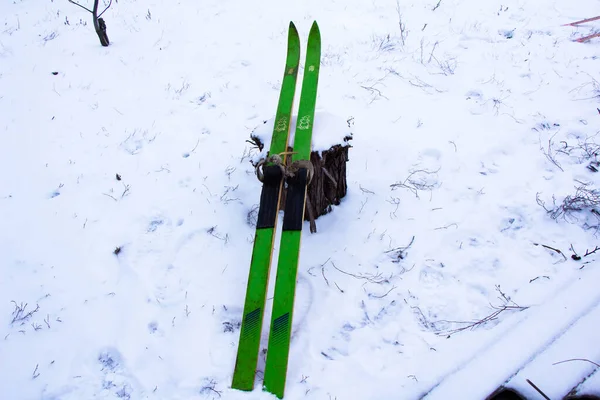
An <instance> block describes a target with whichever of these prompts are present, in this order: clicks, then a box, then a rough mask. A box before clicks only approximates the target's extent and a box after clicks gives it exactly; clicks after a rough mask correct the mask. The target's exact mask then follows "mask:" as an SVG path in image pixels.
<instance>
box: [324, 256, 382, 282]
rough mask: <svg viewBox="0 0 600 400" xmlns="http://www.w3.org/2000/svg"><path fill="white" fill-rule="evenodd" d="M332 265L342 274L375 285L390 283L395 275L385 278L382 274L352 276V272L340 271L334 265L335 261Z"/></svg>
mask: <svg viewBox="0 0 600 400" xmlns="http://www.w3.org/2000/svg"><path fill="white" fill-rule="evenodd" d="M331 265H333V268H335V269H337V270H338V271H340V272H341V273H342V274H345V275H348V276H351V277H353V278H356V279H364V280H366V281H367V282H369V283H375V284H382V283H389V282H390V279H392V277H393V274H390V276H389V277H384V276H382V274H381V273H378V274H375V275H373V274H360V275H356V274H352V273H350V272H346V271H343V270H341V269H339V268H338V267H336V266H335V264H334V263H333V261H331Z"/></svg>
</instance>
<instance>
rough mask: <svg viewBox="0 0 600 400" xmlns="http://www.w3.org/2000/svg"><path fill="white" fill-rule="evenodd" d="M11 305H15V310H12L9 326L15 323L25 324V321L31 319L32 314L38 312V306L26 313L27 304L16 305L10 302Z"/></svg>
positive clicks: (14, 302)
mask: <svg viewBox="0 0 600 400" xmlns="http://www.w3.org/2000/svg"><path fill="white" fill-rule="evenodd" d="M11 303H13V304H14V305H15V309H14V310H13V313H12V317H13V318H12V321H11V322H10V323H11V325H12V324H14V323H15V322H27V320H28V319H29V318H31V317H32V316H33V314H35V313H36V312H38V311H39V310H40V305H39V304H37V307H36V308H35V309H34V310H31V311H29V312H26V311H27V305H28V304H27V303H25V304H23V303H21V304H17V302H16V301H14V300H13V301H11Z"/></svg>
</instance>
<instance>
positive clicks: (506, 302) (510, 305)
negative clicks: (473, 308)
mask: <svg viewBox="0 0 600 400" xmlns="http://www.w3.org/2000/svg"><path fill="white" fill-rule="evenodd" d="M496 290H497V291H498V293H499V294H500V296H499V297H498V298H499V299H500V301H501V302H502V304H501V305H500V306H494V305H491V304H490V307H491V308H492V310H494V311H493V312H491V313H490V314H488V315H487V316H485V317H484V318H482V319H480V320H477V321H447V320H441V321H438V322H449V323H453V324H462V325H464V326H462V327H459V328H456V329H451V330H448V331H445V332H440V333H443V334H445V335H448V337H450V336H451V335H454V334H455V333H458V332H462V331H465V330H474V329H477V328H478V327H480V326H483V325H485V324H487V323H489V322H491V321H494V320H497V319H498V316H499V315H500V314H502V313H503V312H505V311H523V310H527V309H528V308H529V307H521V306H519V305H518V304H516V303H515V302H514V301H513V300H511V298H510V297H509V296H507V295H506V293H504V292H503V291H502V290H501V289H500V286H498V285H497V286H496Z"/></svg>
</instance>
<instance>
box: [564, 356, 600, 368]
mask: <svg viewBox="0 0 600 400" xmlns="http://www.w3.org/2000/svg"><path fill="white" fill-rule="evenodd" d="M571 361H586V362H589V363H592V364H594V365H595V366H596V367H598V368H600V364H598V363H595V362H593V361H591V360H588V359H587V358H571V359H568V360H563V361H558V362H555V363H554V364H552V365H558V364H562V363H566V362H571Z"/></svg>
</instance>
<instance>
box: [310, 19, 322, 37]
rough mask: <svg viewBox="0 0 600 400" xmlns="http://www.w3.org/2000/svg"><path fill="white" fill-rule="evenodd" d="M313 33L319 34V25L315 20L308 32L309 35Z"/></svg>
mask: <svg viewBox="0 0 600 400" xmlns="http://www.w3.org/2000/svg"><path fill="white" fill-rule="evenodd" d="M313 33H314V34H318V35H320V32H319V25H318V24H317V21H314V22H313V24H312V26H311V27H310V33H309V35H312V34H313Z"/></svg>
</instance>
